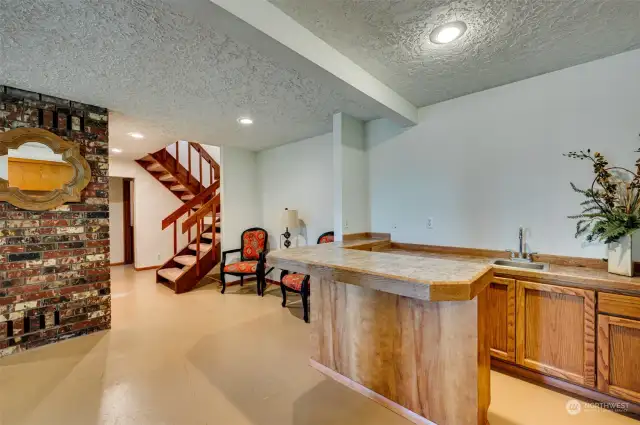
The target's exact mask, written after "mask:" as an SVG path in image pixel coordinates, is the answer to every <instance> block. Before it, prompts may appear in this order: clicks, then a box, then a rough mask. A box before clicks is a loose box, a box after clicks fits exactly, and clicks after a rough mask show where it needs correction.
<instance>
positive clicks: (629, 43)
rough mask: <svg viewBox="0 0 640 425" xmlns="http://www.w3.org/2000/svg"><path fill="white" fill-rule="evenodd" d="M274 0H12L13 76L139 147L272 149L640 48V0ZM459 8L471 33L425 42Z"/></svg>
mask: <svg viewBox="0 0 640 425" xmlns="http://www.w3.org/2000/svg"><path fill="white" fill-rule="evenodd" d="M269 1H270V2H271V3H273V4H274V5H275V6H277V7H274V6H272V5H271V4H270V3H267V2H266V1H265V0H242V1H239V0H57V1H50V0H0V22H2V25H0V85H9V86H15V87H19V88H23V89H27V90H33V91H37V92H42V93H46V94H50V95H54V96H59V97H64V98H69V99H72V100H77V101H80V102H84V103H89V104H94V105H98V106H103V107H107V108H109V109H110V110H111V111H112V113H111V117H110V128H109V129H110V142H111V145H112V146H113V147H118V148H121V149H123V151H124V152H123V154H122V156H125V157H139V156H141V155H143V154H144V153H146V152H149V151H154V150H156V149H159V148H160V147H162V146H165V145H167V144H169V143H171V142H173V141H175V140H177V139H184V140H197V141H200V142H203V143H207V144H213V145H232V146H241V147H247V148H250V149H254V150H259V149H263V148H266V147H271V146H276V145H280V144H284V143H288V142H292V141H296V140H300V139H303V138H306V137H311V136H315V135H318V134H322V133H325V132H328V131H330V130H331V116H332V114H333V113H335V112H338V111H342V112H346V113H348V114H351V115H353V116H355V117H358V118H361V119H365V120H368V119H372V118H378V117H380V116H389V115H391V117H392V118H393V117H394V114H395V116H400V117H401V118H402V119H401V120H400V121H403V122H404V123H406V122H411V121H412V119H411V118H410V116H411V115H412V114H414V113H415V106H424V105H428V104H432V103H435V102H439V101H442V100H446V99H450V98H453V97H457V96H461V95H464V94H467V93H471V92H475V91H479V90H483V89H486V88H490V87H494V86H497V85H501V84H506V83H509V82H512V81H516V80H520V79H524V78H527V77H530V76H533V75H538V74H541V73H544V72H549V71H553V70H556V69H561V68H564V67H567V66H571V65H575V64H578V63H582V62H586V61H589V60H593V59H596V58H600V57H604V56H608V55H612V54H616V53H619V52H622V51H625V50H630V49H634V48H640V25H639V24H638V22H640V0H554V1H542V0H459V1H450V0H449V1H445V0H322V1H321V0H269ZM269 8H270V9H269ZM278 14H279V15H280V16H279V15H278ZM285 14H288V15H290V16H291V17H293V18H294V20H295V21H294V20H291V19H290V18H289V17H288V16H286V15H285ZM260 19H262V20H263V21H262V22H260ZM455 19H461V20H464V21H465V22H466V23H467V25H468V27H469V30H468V32H467V34H466V35H465V36H464V37H463V38H461V39H460V40H459V41H456V42H454V43H453V44H450V45H440V46H436V45H433V44H430V43H428V42H427V43H425V40H426V39H427V38H428V34H429V32H430V31H431V29H432V28H433V27H434V26H436V25H438V24H440V23H443V22H448V21H450V20H455ZM269 25H271V28H269ZM296 26H297V27H296ZM305 27H306V28H305ZM279 28H280V29H281V30H283V31H281V32H280V34H278V29H279ZM309 30H310V32H309ZM296 42H298V43H297V44H296ZM325 42H326V43H325ZM327 43H328V45H327ZM305 50H306V51H305ZM318 52H323V54H322V55H318V54H317V53H318ZM333 52H335V54H334V53H333ZM314 54H315V56H314ZM332 64H333V65H334V66H333V67H331V65H332ZM359 83H360V84H359ZM383 83H384V84H383ZM385 84H386V86H385ZM407 100H408V101H409V102H410V103H409V102H407ZM403 102H404V103H403ZM412 104H413V105H412ZM412 108H414V109H413V110H412ZM389 111H390V112H389ZM399 111H401V112H399ZM239 116H251V117H252V118H253V119H254V121H255V124H254V125H253V126H251V127H241V126H239V125H238V123H237V122H236V119H237V118H238V117H239ZM407 117H409V119H407ZM132 131H137V132H141V133H143V134H145V136H146V137H145V139H143V140H140V141H139V140H135V139H132V138H131V137H129V136H128V135H127V133H129V132H132Z"/></svg>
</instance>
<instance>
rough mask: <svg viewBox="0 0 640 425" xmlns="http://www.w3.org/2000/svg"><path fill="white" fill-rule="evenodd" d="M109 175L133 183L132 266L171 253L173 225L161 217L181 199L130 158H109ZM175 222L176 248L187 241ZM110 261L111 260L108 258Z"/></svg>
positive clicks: (147, 263) (164, 258)
mask: <svg viewBox="0 0 640 425" xmlns="http://www.w3.org/2000/svg"><path fill="white" fill-rule="evenodd" d="M109 176H110V177H130V178H133V179H134V184H133V210H134V213H133V226H134V250H135V266H136V268H144V267H152V266H158V265H161V264H163V263H164V262H166V261H167V260H168V259H169V258H171V256H172V255H173V229H172V227H169V228H167V229H166V230H162V220H163V219H164V218H165V217H167V216H168V215H169V214H171V213H172V212H173V211H175V210H176V209H178V208H179V207H180V206H181V205H182V204H183V203H182V202H181V201H180V200H179V199H178V198H177V197H176V196H175V195H173V194H172V193H171V192H170V191H169V190H167V188H166V187H164V186H163V185H162V184H161V183H160V182H158V181H157V180H156V179H154V178H153V177H152V176H151V174H149V173H148V172H147V171H146V170H144V169H143V168H142V167H141V166H140V165H138V164H136V163H135V162H134V161H130V160H122V159H117V158H110V160H109ZM180 224H181V221H180V222H179V223H178V249H180V248H181V247H183V246H185V245H186V244H187V235H183V234H182V233H181V225H180ZM112 261H113V260H112Z"/></svg>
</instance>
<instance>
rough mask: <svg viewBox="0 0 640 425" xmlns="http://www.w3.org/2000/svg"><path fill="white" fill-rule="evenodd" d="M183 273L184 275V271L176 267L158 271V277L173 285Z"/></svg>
mask: <svg viewBox="0 0 640 425" xmlns="http://www.w3.org/2000/svg"><path fill="white" fill-rule="evenodd" d="M183 273H184V270H182V269H179V268H177V267H170V268H167V269H160V270H158V275H160V276H162V277H164V278H165V279H167V280H168V281H170V282H174V283H175V282H176V280H178V279H179V278H180V276H182V274H183Z"/></svg>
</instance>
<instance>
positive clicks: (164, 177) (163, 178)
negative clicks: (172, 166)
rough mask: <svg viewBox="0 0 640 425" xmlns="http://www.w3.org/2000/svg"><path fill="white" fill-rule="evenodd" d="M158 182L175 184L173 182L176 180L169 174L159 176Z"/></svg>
mask: <svg viewBox="0 0 640 425" xmlns="http://www.w3.org/2000/svg"><path fill="white" fill-rule="evenodd" d="M158 180H160V181H161V182H175V181H177V180H176V178H175V177H173V176H172V175H171V174H169V173H167V174H163V175H161V176H160V178H159V179H158Z"/></svg>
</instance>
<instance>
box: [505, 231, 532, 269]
mask: <svg viewBox="0 0 640 425" xmlns="http://www.w3.org/2000/svg"><path fill="white" fill-rule="evenodd" d="M518 239H519V242H520V243H519V247H518V252H514V251H513V250H511V249H507V252H508V253H510V254H511V256H510V257H511V259H512V260H517V261H528V262H532V261H533V255H535V254H537V252H529V253H527V252H526V250H525V245H524V228H523V227H522V226H520V228H519V229H518Z"/></svg>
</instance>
